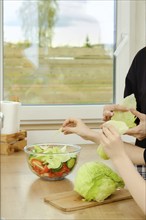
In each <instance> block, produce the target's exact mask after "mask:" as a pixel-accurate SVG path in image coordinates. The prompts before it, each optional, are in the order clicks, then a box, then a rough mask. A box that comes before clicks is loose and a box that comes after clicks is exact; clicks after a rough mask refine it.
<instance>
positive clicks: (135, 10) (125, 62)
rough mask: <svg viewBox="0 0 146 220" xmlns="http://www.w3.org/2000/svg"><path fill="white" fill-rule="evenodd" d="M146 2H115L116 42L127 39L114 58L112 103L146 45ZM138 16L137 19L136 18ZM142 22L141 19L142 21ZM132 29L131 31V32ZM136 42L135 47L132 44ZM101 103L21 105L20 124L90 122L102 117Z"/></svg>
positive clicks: (121, 93)
mask: <svg viewBox="0 0 146 220" xmlns="http://www.w3.org/2000/svg"><path fill="white" fill-rule="evenodd" d="M145 5H146V2H145V1H137V0H135V1H130V0H127V1H117V12H118V17H117V19H118V20H117V25H118V26H117V27H118V33H117V45H119V43H120V41H121V37H122V36H123V34H126V36H127V37H128V41H127V42H126V44H125V45H124V46H123V48H121V51H120V53H119V54H118V56H117V57H116V88H115V93H116V97H115V102H116V103H118V102H119V100H121V99H122V98H123V91H124V83H125V76H126V74H127V71H128V69H129V66H130V64H131V60H132V59H133V56H134V55H135V53H136V52H137V51H138V50H139V49H140V48H142V47H143V46H145V32H146V31H145V26H146V24H145V19H143V18H145V14H146V7H145ZM0 12H1V13H0V15H1V19H0V20H1V23H0V30H1V34H0V56H1V61H0V62H1V67H0V83H1V85H0V91H1V92H0V94H1V95H0V96H1V97H0V98H1V99H2V97H3V74H2V72H3V62H2V57H3V50H2V31H3V29H2V1H0ZM137 18H139V19H137ZM142 19H143V20H144V21H143V20H142ZM137 27H138V30H139V31H138V33H139V32H140V33H141V36H144V37H141V39H140V41H138V39H139V38H138V36H137ZM133 32H134V34H133ZM134 45H135V46H134ZM102 110H103V105H69V106H67V105H62V106H55V105H53V106H51V105H49V106H23V105H22V108H21V123H22V124H31V123H36V124H43V123H49V122H50V123H58V121H59V120H64V119H66V118H68V117H77V118H82V119H84V120H92V122H94V121H97V120H101V119H102Z"/></svg>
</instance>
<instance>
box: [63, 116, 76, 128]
mask: <svg viewBox="0 0 146 220" xmlns="http://www.w3.org/2000/svg"><path fill="white" fill-rule="evenodd" d="M76 123H77V119H75V118H68V119H66V120H65V121H64V122H63V124H62V127H66V126H70V127H71V126H73V125H74V124H76Z"/></svg>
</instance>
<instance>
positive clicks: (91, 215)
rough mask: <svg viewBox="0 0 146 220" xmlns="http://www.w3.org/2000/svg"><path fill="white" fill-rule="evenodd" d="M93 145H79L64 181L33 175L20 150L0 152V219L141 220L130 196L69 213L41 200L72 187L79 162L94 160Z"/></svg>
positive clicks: (94, 151) (140, 212)
mask: <svg viewBox="0 0 146 220" xmlns="http://www.w3.org/2000/svg"><path fill="white" fill-rule="evenodd" d="M96 148H97V147H96V146H95V145H87V146H82V150H81V153H80V156H79V160H78V164H77V166H76V168H75V169H74V171H73V172H72V173H71V174H70V175H69V176H68V177H67V178H65V179H64V180H61V181H45V180H42V179H40V178H38V177H37V176H35V174H33V173H32V172H31V171H30V170H29V167H28V165H27V161H26V157H25V153H24V152H17V153H14V154H12V155H9V156H7V155H1V218H4V219H6V220H17V219H19V220H48V219H49V220H57V219H58V220H71V219H76V220H83V219H84V220H85V219H86V220H87V219H88V220H93V219H97V220H107V219H108V220H109V219H110V220H117V219H119V220H145V216H144V215H143V213H142V211H141V210H140V208H139V207H138V206H137V204H136V203H135V201H134V200H133V199H127V200H122V201H118V202H113V203H109V204H104V205H101V206H95V207H90V208H86V209H83V210H77V211H73V212H68V213H67V212H63V211H61V210H59V209H57V208H55V207H53V206H52V205H50V204H48V203H46V202H44V198H45V197H46V196H48V195H49V194H50V195H51V194H53V193H61V192H67V191H68V192H69V191H72V190H73V181H74V177H75V175H76V172H77V169H78V168H79V167H80V165H81V164H83V163H85V162H87V161H91V160H97V154H96Z"/></svg>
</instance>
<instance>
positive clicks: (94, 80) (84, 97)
mask: <svg viewBox="0 0 146 220" xmlns="http://www.w3.org/2000/svg"><path fill="white" fill-rule="evenodd" d="M116 2H117V4H116ZM136 4H137V5H138V4H145V3H144V2H143V3H137V2H136V1H132V2H131V1H114V0H111V1H108V0H107V1H102V0H101V1H94V0H93V1H92V0H83V1H78V0H73V1H71V0H70V1H66V0H59V1H57V0H54V1H53V0H48V1H46V0H45V1H44V0H37V1H23V0H19V1H16V0H7V1H5V0H3V31H4V34H3V54H4V56H3V61H4V62H3V70H4V77H3V88H4V89H3V90H4V93H3V98H4V99H9V98H11V96H19V98H20V101H21V102H22V103H23V111H22V121H26V120H29V122H30V123H31V120H36V122H37V120H42V121H43V122H44V121H45V120H46V119H48V120H60V119H64V118H66V117H69V116H75V117H81V118H85V119H93V120H94V119H97V118H101V115H102V105H103V104H108V103H113V102H114V101H115V100H116V101H117V100H118V99H119V98H121V97H122V94H123V87H124V80H123V79H124V77H125V75H126V73H127V70H128V68H129V64H130V61H131V57H132V55H131V44H130V43H129V42H134V39H132V32H131V30H130V27H131V24H132V26H133V24H134V20H135V19H136V17H135V15H134V13H133V11H134V10H136V9H137V5H136ZM138 6H139V5H138ZM133 8H134V10H133V11H132V9H133ZM142 8H144V7H143V6H141V7H140V9H142ZM48 11H49V13H48ZM139 11H140V10H139ZM116 13H117V16H116ZM32 14H33V16H31V15H32ZM48 14H49V15H51V16H49V17H47V16H48ZM135 33H136V31H135ZM125 36H128V38H127V39H128V40H127V41H125V44H124V45H123V48H122V51H121V52H120V54H118V56H117V57H116V65H115V62H114V56H113V52H114V49H115V48H114V47H115V43H117V46H118V45H119V44H120V42H122V41H123V40H124V39H125V38H124V37H125ZM133 38H134V37H133ZM130 40H132V41H130ZM135 51H136V49H135V50H134V53H135ZM125 54H126V56H125ZM114 73H116V78H115V77H114ZM115 80H116V81H115ZM115 82H116V86H114V85H115ZM114 96H115V97H114ZM114 98H116V99H114ZM47 122H48V121H47Z"/></svg>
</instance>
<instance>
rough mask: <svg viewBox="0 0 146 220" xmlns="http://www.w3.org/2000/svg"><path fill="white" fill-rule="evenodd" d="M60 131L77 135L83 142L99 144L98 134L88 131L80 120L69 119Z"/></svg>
mask: <svg viewBox="0 0 146 220" xmlns="http://www.w3.org/2000/svg"><path fill="white" fill-rule="evenodd" d="M61 131H62V132H63V133H64V134H65V135H66V134H77V135H79V136H80V137H82V138H83V139H85V140H90V141H92V142H95V143H96V144H97V145H99V143H100V138H99V137H100V132H96V131H93V130H92V129H90V128H89V127H88V126H87V125H86V124H85V123H84V122H83V121H82V120H81V119H77V118H69V119H66V120H65V121H64V123H63V125H62V128H61Z"/></svg>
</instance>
